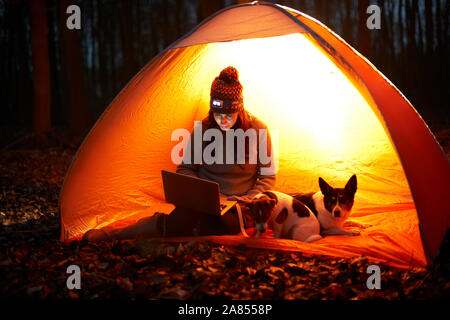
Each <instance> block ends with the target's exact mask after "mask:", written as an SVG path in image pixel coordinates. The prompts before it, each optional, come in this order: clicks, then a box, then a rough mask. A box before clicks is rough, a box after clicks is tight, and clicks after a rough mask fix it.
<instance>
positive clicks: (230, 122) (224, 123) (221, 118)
mask: <svg viewBox="0 0 450 320" xmlns="http://www.w3.org/2000/svg"><path fill="white" fill-rule="evenodd" d="M237 118H238V113H237V112H235V113H229V114H225V113H216V112H214V119H215V120H216V122H217V124H218V125H219V127H220V129H222V130H229V129H231V127H233V126H234V124H235V123H236V121H237Z"/></svg>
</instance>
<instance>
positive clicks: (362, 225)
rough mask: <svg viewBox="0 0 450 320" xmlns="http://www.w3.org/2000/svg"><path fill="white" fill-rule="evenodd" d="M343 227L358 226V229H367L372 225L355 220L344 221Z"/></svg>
mask: <svg viewBox="0 0 450 320" xmlns="http://www.w3.org/2000/svg"><path fill="white" fill-rule="evenodd" d="M343 226H344V227H346V228H360V229H367V228H370V227H371V226H372V225H371V224H367V223H360V222H356V221H345V222H344V225H343Z"/></svg>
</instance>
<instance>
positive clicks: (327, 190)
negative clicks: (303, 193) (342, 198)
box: [319, 177, 333, 195]
mask: <svg viewBox="0 0 450 320" xmlns="http://www.w3.org/2000/svg"><path fill="white" fill-rule="evenodd" d="M319 187H320V191H322V194H323V195H326V194H329V193H331V190H333V188H332V187H330V185H329V184H328V183H326V182H325V180H323V179H322V178H321V177H319Z"/></svg>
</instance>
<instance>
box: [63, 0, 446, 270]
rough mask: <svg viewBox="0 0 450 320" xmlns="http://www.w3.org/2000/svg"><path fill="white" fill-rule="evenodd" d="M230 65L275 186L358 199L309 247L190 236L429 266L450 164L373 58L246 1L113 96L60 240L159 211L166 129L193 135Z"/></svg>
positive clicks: (272, 8) (68, 188) (282, 11)
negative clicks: (262, 136)
mask: <svg viewBox="0 0 450 320" xmlns="http://www.w3.org/2000/svg"><path fill="white" fill-rule="evenodd" d="M229 65H232V66H235V67H236V68H237V69H238V70H239V75H240V81H241V83H242V84H243V86H244V104H245V108H246V109H247V110H249V111H250V112H251V113H252V114H254V115H256V116H257V117H258V118H260V119H261V120H263V121H264V122H265V123H266V124H267V125H268V127H269V129H270V131H271V134H272V136H273V140H274V143H275V144H276V146H277V148H278V159H279V163H278V174H277V184H276V187H275V190H279V191H283V192H286V193H291V192H308V191H315V190H318V183H317V180H318V177H319V176H321V177H323V178H324V179H326V180H327V181H328V182H329V183H330V184H331V185H334V186H343V185H344V183H345V182H346V181H347V179H348V178H349V177H350V176H351V174H352V173H355V174H357V176H358V191H357V194H356V200H355V207H354V210H353V212H352V216H351V217H350V219H351V220H354V221H358V222H361V223H364V224H367V225H370V227H368V228H366V229H364V231H363V232H362V234H361V235H360V236H357V237H347V236H329V237H326V238H324V239H322V240H320V241H317V242H314V243H311V244H305V243H301V242H300V243H299V242H296V241H292V240H280V239H247V238H244V237H242V236H240V235H234V236H209V237H199V238H201V239H208V240H212V241H216V242H219V243H223V244H232V245H233V244H240V243H245V244H246V245H247V246H251V247H260V248H272V249H282V250H295V251H302V252H306V253H312V254H324V255H331V256H340V257H352V256H356V255H361V254H365V255H366V256H368V257H370V258H371V259H373V260H375V261H384V262H387V263H389V264H391V265H394V266H398V267H413V266H419V267H421V266H425V265H426V264H428V263H430V262H431V261H432V257H433V256H434V255H435V254H436V253H437V251H438V249H439V246H440V244H441V242H442V240H443V238H444V235H445V232H446V230H447V222H448V215H449V213H450V201H448V198H447V197H448V195H449V194H450V192H449V191H450V185H449V184H450V170H449V164H448V159H447V158H446V156H445V154H444V153H443V151H442V149H441V148H440V146H439V145H438V144H437V142H436V140H435V139H434V137H433V135H432V133H431V132H430V130H429V129H428V127H427V126H426V124H425V123H424V121H423V120H422V119H421V117H420V115H419V114H418V113H417V112H416V110H415V109H414V108H413V106H412V105H411V104H410V103H409V102H408V100H407V99H406V98H405V97H404V96H403V95H402V94H401V93H400V91H399V90H398V89H397V88H395V86H394V85H393V84H392V83H391V82H390V81H389V80H388V79H387V78H386V77H384V76H383V75H382V74H381V73H380V72H379V71H378V70H377V69H376V68H375V67H374V66H373V65H372V64H371V63H370V62H369V61H367V60H366V59H365V58H364V57H363V56H361V55H360V54H359V53H358V52H357V51H355V50H354V49H353V48H352V47H351V46H349V45H348V44H347V43H346V42H345V41H344V40H343V39H342V38H340V37H339V36H338V35H336V34H335V33H334V32H333V31H331V30H330V29H328V28H327V27H326V26H324V25H323V24H321V23H320V22H318V21H317V20H315V19H313V18H311V17H309V16H307V15H305V14H303V13H300V12H298V11H295V10H293V9H290V8H287V7H283V6H279V5H275V4H271V3H257V2H254V3H251V4H244V5H236V6H231V7H228V8H225V9H223V10H221V11H219V12H217V13H216V14H214V15H213V16H211V17H209V18H208V19H206V20H205V21H203V22H202V23H201V24H200V25H198V26H197V27H196V28H195V29H194V30H193V31H192V32H190V33H189V34H187V35H185V36H184V37H182V38H181V39H179V40H178V41H176V42H175V43H173V44H172V45H171V46H169V47H168V48H167V49H165V50H164V51H163V52H161V53H160V54H159V55H158V56H156V57H155V58H154V59H153V60H152V61H150V62H149V63H148V64H147V65H146V66H145V67H144V68H143V69H142V70H141V71H140V72H139V73H138V74H137V75H136V76H135V77H134V78H133V79H132V80H131V81H130V82H129V83H128V85H127V86H126V87H125V88H124V89H123V90H122V91H121V92H120V94H119V95H118V96H117V97H116V98H115V99H114V101H113V102H112V103H111V105H110V106H109V107H108V109H107V110H106V111H105V112H104V113H103V115H102V116H101V117H100V119H99V120H98V121H97V123H96V124H95V126H94V127H93V128H92V130H91V132H90V133H89V135H88V136H87V138H86V139H85V141H84V142H83V144H82V146H81V147H80V149H79V150H78V152H77V154H76V156H75V158H74V161H73V163H72V165H71V168H70V170H69V171H68V173H67V176H66V178H65V181H64V185H63V188H62V190H61V195H60V203H59V206H60V213H61V239H62V240H63V241H67V240H71V239H77V238H79V237H80V236H81V235H82V234H83V233H84V232H85V231H87V230H88V229H90V228H102V227H105V228H110V227H117V226H126V225H129V224H130V223H133V222H135V221H137V220H138V219H140V218H142V217H144V216H149V215H152V214H154V213H155V212H156V211H159V212H166V213H169V212H170V211H171V210H172V209H173V205H170V204H167V203H165V201H164V194H163V188H162V181H161V170H162V169H165V170H171V171H175V169H176V164H175V163H173V162H172V161H171V151H172V148H173V147H174V146H175V145H176V144H178V143H179V141H172V139H171V135H172V132H173V131H174V130H175V129H178V128H185V129H187V130H192V128H193V125H194V121H195V120H201V119H202V118H204V117H205V116H206V114H207V112H208V109H209V90H210V86H211V82H212V80H213V79H214V77H215V76H217V75H218V74H219V72H220V70H222V69H223V68H224V67H227V66H229Z"/></svg>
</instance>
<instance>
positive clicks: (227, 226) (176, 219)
mask: <svg viewBox="0 0 450 320" xmlns="http://www.w3.org/2000/svg"><path fill="white" fill-rule="evenodd" d="M238 77H239V75H238V71H237V70H236V69H235V68H234V67H227V68H225V69H223V70H222V71H221V72H220V75H219V76H218V77H216V78H215V79H214V81H213V83H212V85H211V100H210V110H209V113H208V116H207V117H206V118H205V119H203V120H202V123H201V124H202V127H201V128H202V131H203V132H202V133H204V132H206V130H208V129H213V128H214V129H219V130H218V131H219V132H220V133H221V134H222V137H223V153H222V155H223V161H219V162H218V163H212V164H207V163H209V161H208V162H206V163H201V164H195V163H194V164H193V163H191V162H193V161H189V162H188V161H185V160H186V157H185V158H183V161H182V163H181V164H180V165H179V166H178V167H177V170H176V172H178V173H182V174H187V175H192V176H195V177H199V178H202V179H207V180H211V181H215V182H217V183H218V184H219V188H220V192H221V194H223V195H225V196H227V198H228V200H242V199H252V198H253V196H255V195H256V194H258V193H260V192H263V191H266V190H269V189H271V188H272V187H273V186H274V184H275V174H270V175H267V174H262V173H261V168H263V167H271V165H272V166H273V164H272V163H270V162H269V163H268V164H265V165H263V164H262V163H261V162H260V156H259V153H260V152H264V154H265V155H271V149H270V146H271V140H270V135H269V133H268V131H267V127H266V125H265V124H264V123H263V122H262V121H261V120H259V119H257V118H256V117H255V116H253V115H251V114H250V113H249V112H247V111H246V110H245V109H244V105H243V95H242V85H241V83H240V82H239V79H238ZM230 129H235V130H236V129H242V130H243V131H244V132H246V131H247V130H248V129H255V130H254V131H255V132H256V133H257V134H258V136H257V137H256V139H255V140H253V141H251V139H245V144H244V146H245V152H244V156H245V162H244V163H242V161H238V155H239V153H238V152H237V147H238V145H239V144H238V143H237V138H236V136H229V137H232V138H234V139H235V141H234V143H233V144H232V145H234V150H233V151H234V153H233V154H234V161H232V163H228V161H227V157H226V155H227V153H229V152H231V150H230V148H229V147H227V145H229V144H227V139H229V137H228V136H227V134H226V131H228V130H230ZM261 129H265V130H266V132H267V136H266V137H267V140H265V141H266V144H265V145H266V147H267V150H259V148H260V147H261V146H264V144H262V145H260V144H259V143H258V142H257V141H259V133H261V132H262V131H260V130H261ZM202 136H203V135H202ZM228 142H230V141H228ZM209 143H212V142H208V141H202V145H201V151H202V154H203V150H204V148H206V147H207V146H208V144H209ZM254 143H257V145H254ZM196 147H197V148H199V146H196V145H195V142H194V139H193V133H192V134H191V137H190V141H189V143H188V150H187V152H190V153H191V157H190V159H192V160H193V159H194V156H193V155H194V149H195V148H196ZM252 150H256V151H257V153H258V154H257V155H256V163H254V162H255V161H250V159H251V152H252ZM211 156H213V157H214V156H215V155H214V154H212V155H211ZM253 159H255V158H254V157H253ZM252 162H253V163H252ZM246 220H247V219H246ZM248 226H249V224H248V220H247V227H248ZM239 232H240V226H239V219H238V215H237V210H236V208H235V207H234V208H232V209H230V210H229V211H228V212H227V213H225V214H224V215H222V216H220V217H219V216H216V215H208V214H204V213H199V212H194V211H192V210H189V211H188V210H186V209H182V208H175V209H174V210H173V211H172V212H171V213H170V214H169V215H166V214H160V213H159V214H155V215H154V216H151V217H147V218H143V219H141V220H139V221H138V222H137V223H136V224H134V225H131V226H129V227H126V228H122V229H115V230H111V231H108V232H106V231H104V230H95V229H93V230H89V231H88V232H87V233H86V234H85V235H84V237H83V239H86V240H90V241H98V240H110V239H132V238H137V237H140V236H142V237H171V236H197V235H224V234H236V233H239Z"/></svg>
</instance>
